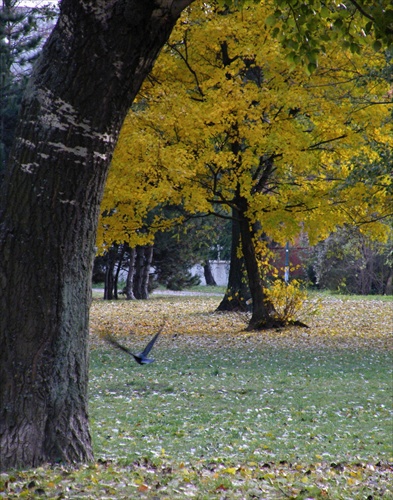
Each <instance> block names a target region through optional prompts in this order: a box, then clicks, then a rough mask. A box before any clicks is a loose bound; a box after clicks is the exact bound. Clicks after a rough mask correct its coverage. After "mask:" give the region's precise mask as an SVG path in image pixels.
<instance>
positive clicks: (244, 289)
mask: <svg viewBox="0 0 393 500" xmlns="http://www.w3.org/2000/svg"><path fill="white" fill-rule="evenodd" d="M231 236H232V238H231V262H230V264H229V276H228V285H227V289H226V291H225V295H224V297H223V299H222V301H221V302H220V304H219V306H218V307H217V311H247V310H248V309H249V306H248V305H247V303H248V301H249V299H250V298H251V295H250V290H249V287H248V280H247V273H246V268H245V264H244V258H243V257H242V256H241V257H240V256H239V247H240V245H241V240H240V225H239V213H238V211H237V210H236V208H232V235H231Z"/></svg>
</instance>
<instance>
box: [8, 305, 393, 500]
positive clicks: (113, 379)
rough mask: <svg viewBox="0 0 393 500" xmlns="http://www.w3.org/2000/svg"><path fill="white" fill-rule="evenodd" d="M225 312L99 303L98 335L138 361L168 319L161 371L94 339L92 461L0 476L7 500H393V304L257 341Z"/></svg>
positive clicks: (331, 311)
mask: <svg viewBox="0 0 393 500" xmlns="http://www.w3.org/2000/svg"><path fill="white" fill-rule="evenodd" d="M217 300H218V301H219V298H217V297H215V298H213V297H212V298H203V299H202V298H201V299H198V298H192V299H186V298H184V297H182V298H170V299H168V298H156V299H154V300H151V301H148V302H142V301H138V302H132V303H130V302H128V301H123V302H111V303H104V302H102V301H101V302H99V301H97V302H95V304H94V307H93V309H92V329H93V332H96V333H98V332H99V331H100V329H102V325H103V324H104V323H105V321H106V323H105V325H104V327H105V328H108V327H109V326H110V328H111V329H112V331H114V332H115V334H117V335H118V338H119V340H120V339H121V341H122V342H123V343H125V344H127V345H128V346H129V347H130V348H131V347H132V348H133V349H134V350H135V351H138V350H140V349H141V348H142V347H143V346H144V345H145V343H146V341H147V339H148V338H149V337H150V335H151V334H152V333H153V332H154V331H155V330H156V328H157V325H159V324H160V323H161V321H162V317H164V316H166V317H167V318H169V319H167V326H166V327H165V329H164V332H163V334H162V336H161V337H160V338H159V340H158V341H157V343H156V345H155V347H154V349H153V351H152V353H151V354H152V356H153V357H154V358H155V359H156V361H155V363H153V364H151V365H146V366H139V365H138V364H136V363H135V362H134V361H133V360H132V359H131V358H129V357H128V356H127V355H126V354H123V353H121V352H120V351H116V350H114V349H113V348H112V347H111V346H110V345H108V344H106V343H105V342H104V341H103V340H101V339H100V338H99V337H98V336H97V335H96V333H93V335H92V351H91V372H90V418H91V430H92V438H93V444H94V450H95V456H96V463H95V464H92V465H90V466H85V467H79V468H71V467H61V466H58V467H54V468H49V467H42V468H39V469H37V470H35V471H24V472H18V473H15V474H13V475H12V476H11V477H10V474H3V475H2V476H1V477H0V498H4V497H5V498H19V497H20V498H22V497H23V498H39V497H41V496H46V497H49V498H92V499H95V498H97V499H108V498H113V499H116V498H121V499H129V498H131V499H132V498H151V499H153V498H154V499H160V500H163V499H182V498H189V497H191V498H196V499H207V500H208V499H216V498H217V499H232V498H233V499H235V498H239V499H252V498H258V499H299V500H300V499H310V500H311V499H334V500H335V499H365V500H366V499H367V500H376V499H393V408H392V397H393V366H392V351H391V348H392V338H391V334H390V333H389V331H391V330H390V326H389V325H390V320H391V319H392V316H393V315H392V308H391V306H392V303H391V302H390V303H388V302H383V301H375V300H374V301H367V302H365V301H359V300H358V301H356V300H355V301H354V302H352V301H351V302H350V304H349V305H348V302H346V301H341V300H333V301H328V302H326V303H325V304H324V307H323V309H322V312H321V315H320V316H319V317H318V318H316V319H313V320H312V321H311V323H310V329H308V330H304V329H300V328H289V329H284V330H279V331H278V330H277V331H275V330H273V331H269V332H256V333H250V332H244V331H242V325H245V324H246V318H244V317H243V318H242V317H241V315H233V314H232V315H219V314H217V313H213V311H214V307H213V305H214V304H216V303H217ZM174 311H175V312H174ZM103 318H104V319H103ZM130 330H132V331H135V332H136V333H135V334H132V335H130V334H129V331H130ZM7 481H8V482H7ZM6 483H7V488H6V487H5V486H4V484H6ZM1 484H3V486H2V487H1ZM29 485H30V486H29ZM31 485H33V486H31Z"/></svg>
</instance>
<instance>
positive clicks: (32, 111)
mask: <svg viewBox="0 0 393 500" xmlns="http://www.w3.org/2000/svg"><path fill="white" fill-rule="evenodd" d="M190 3H191V0H173V1H171V2H167V1H166V0H154V1H153V0H146V1H141V0H111V1H108V2H104V1H91V2H87V1H82V0H62V2H61V12H60V17H59V20H58V22H57V25H56V27H55V29H54V31H53V33H52V35H51V36H50V38H49V40H48V42H47V43H46V45H45V48H44V50H43V54H42V56H41V57H40V59H39V61H38V63H37V64H36V66H35V70H34V72H33V75H32V77H31V79H30V81H29V85H28V88H27V90H26V93H25V96H24V99H23V102H22V106H21V112H20V118H19V124H18V126H17V129H16V133H15V137H16V139H15V142H14V145H13V148H12V150H11V153H10V156H9V161H8V164H7V167H6V171H5V175H4V182H3V184H2V190H1V193H0V197H1V198H0V221H1V223H0V255H1V258H0V311H1V314H0V345H1V349H0V405H1V406H0V450H1V453H0V468H1V469H7V468H12V467H23V468H26V467H34V466H38V465H39V464H42V463H44V462H65V463H67V462H85V461H89V460H92V459H93V452H92V446H91V439H90V432H89V425H88V413H87V384H88V337H89V329H88V320H89V307H90V301H91V271H92V264H93V257H94V245H95V238H96V229H97V220H98V215H99V206H100V202H101V198H102V193H103V189H104V183H105V179H106V175H107V171H108V168H109V164H110V161H111V157H112V153H113V149H114V146H115V144H116V141H117V138H118V134H119V130H120V127H121V125H122V123H123V120H124V117H125V115H126V113H127V111H128V109H129V107H130V105H131V103H132V101H133V99H134V97H135V95H136V93H137V92H138V90H139V87H140V85H141V83H142V82H143V80H144V78H145V77H146V75H147V74H148V73H149V71H150V69H151V67H152V65H153V62H154V60H155V58H156V57H157V54H158V52H159V50H160V49H161V47H162V46H163V44H164V43H165V42H166V40H167V38H168V36H169V34H170V32H171V30H172V28H173V26H174V24H175V22H176V20H177V18H178V16H179V15H180V12H181V11H182V9H184V8H185V7H186V6H187V5H188V4H190Z"/></svg>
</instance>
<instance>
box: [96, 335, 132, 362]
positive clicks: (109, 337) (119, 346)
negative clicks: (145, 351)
mask: <svg viewBox="0 0 393 500" xmlns="http://www.w3.org/2000/svg"><path fill="white" fill-rule="evenodd" d="M104 338H105V340H106V341H107V342H109V343H110V344H112V345H113V346H114V347H117V348H118V349H120V350H122V351H124V352H126V353H127V354H129V355H130V356H132V357H134V358H135V359H136V358H137V355H136V354H134V353H133V352H131V351H130V350H129V349H127V347H124V346H123V345H121V344H119V342H117V340H115V339H114V338H113V337H111V336H110V335H106V336H105V337H104Z"/></svg>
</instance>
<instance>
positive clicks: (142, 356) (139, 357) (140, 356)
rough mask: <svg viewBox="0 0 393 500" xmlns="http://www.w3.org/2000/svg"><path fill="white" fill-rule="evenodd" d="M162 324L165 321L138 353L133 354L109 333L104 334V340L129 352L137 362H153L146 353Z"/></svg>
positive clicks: (159, 331)
mask: <svg viewBox="0 0 393 500" xmlns="http://www.w3.org/2000/svg"><path fill="white" fill-rule="evenodd" d="M164 326H165V323H163V325H162V326H161V328H160V329H159V330H158V332H157V333H156V334H155V335H154V337H153V338H152V339H151V340H150V342H149V343H148V344H147V346H146V347H145V348H144V349H143V351H142V352H140V353H139V354H134V353H133V352H131V351H130V350H129V349H127V347H124V346H122V345H121V344H119V342H117V340H115V339H114V338H113V337H112V336H111V335H106V337H105V340H106V341H107V342H109V343H110V344H112V345H113V346H114V347H117V349H120V350H122V351H124V352H126V353H127V354H129V355H130V356H132V357H133V358H134V359H135V361H136V362H137V363H139V364H140V365H146V364H148V363H153V361H154V359H149V358H147V355H148V354H149V352H150V351H151V350H152V347H153V345H154V343H155V341H156V340H157V338H158V336H159V335H160V333H161V332H162V330H163V328H164Z"/></svg>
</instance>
